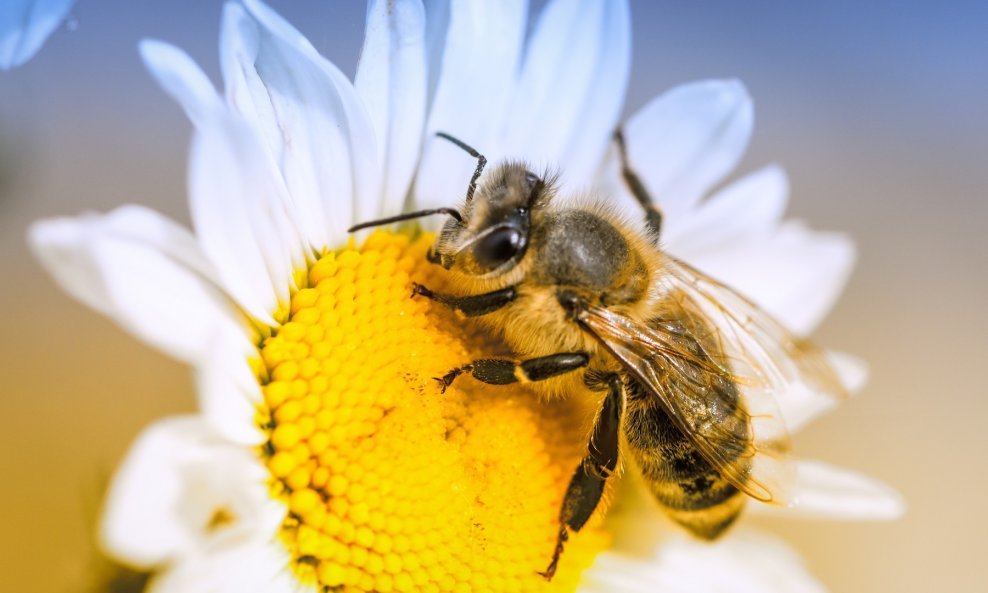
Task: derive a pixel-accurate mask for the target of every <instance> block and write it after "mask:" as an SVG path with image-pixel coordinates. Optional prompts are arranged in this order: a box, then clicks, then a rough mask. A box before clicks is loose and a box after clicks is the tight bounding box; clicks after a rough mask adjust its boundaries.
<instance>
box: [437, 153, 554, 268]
mask: <svg viewBox="0 0 988 593" xmlns="http://www.w3.org/2000/svg"><path fill="white" fill-rule="evenodd" d="M551 195H552V182H551V180H548V181H547V180H546V178H545V176H540V175H538V174H536V173H533V172H532V171H530V170H529V169H528V167H527V166H526V165H525V163H522V162H506V163H503V164H501V165H499V166H498V167H496V168H495V169H494V170H493V171H491V172H490V173H489V174H488V175H487V176H486V178H485V179H484V181H483V183H482V184H481V185H479V186H478V187H477V191H476V192H475V193H474V194H473V196H472V197H468V199H467V201H466V203H465V204H464V206H463V208H462V209H461V211H460V212H461V214H462V220H456V219H455V218H451V219H449V220H447V221H446V224H445V225H444V226H443V229H442V232H441V233H440V234H439V238H438V240H437V241H436V245H435V247H434V249H433V253H432V255H431V256H430V257H431V259H432V260H433V261H435V262H437V263H439V264H440V265H442V266H443V267H444V268H446V269H453V268H455V269H456V270H458V271H460V272H463V273H465V274H469V275H472V276H487V277H490V276H497V275H500V274H503V273H505V272H507V271H509V270H510V269H512V268H513V267H514V266H515V265H516V264H517V263H518V262H519V261H521V259H522V257H524V255H525V251H526V249H527V248H528V244H529V238H530V235H531V229H532V227H533V224H537V222H538V220H539V219H540V218H541V216H542V213H543V211H544V209H545V207H546V205H547V204H548V203H549V199H550V197H551Z"/></svg>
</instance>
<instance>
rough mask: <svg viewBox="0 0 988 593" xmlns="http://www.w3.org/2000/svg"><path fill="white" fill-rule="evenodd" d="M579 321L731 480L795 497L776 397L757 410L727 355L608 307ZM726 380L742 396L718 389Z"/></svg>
mask: <svg viewBox="0 0 988 593" xmlns="http://www.w3.org/2000/svg"><path fill="white" fill-rule="evenodd" d="M577 319H578V320H579V322H580V323H581V325H582V326H583V327H584V328H585V329H586V330H587V331H589V332H590V334H591V335H593V336H594V337H595V338H596V339H597V341H598V342H600V343H601V345H603V347H604V348H605V349H606V350H607V351H608V352H610V354H611V355H612V356H614V357H615V358H616V359H617V360H618V361H619V362H620V363H621V365H622V366H623V367H624V368H625V370H627V371H628V372H629V373H630V374H631V375H632V376H633V377H635V378H636V379H637V380H638V381H639V382H640V383H641V385H643V386H644V387H645V388H646V389H647V390H648V391H649V393H651V394H652V395H654V396H655V397H656V398H657V399H658V400H659V402H660V403H661V405H662V407H663V409H664V410H665V411H666V413H668V415H669V417H670V419H671V420H672V421H673V423H674V424H675V425H676V427H677V428H679V430H680V431H682V432H683V434H685V435H687V436H688V437H689V439H690V440H691V441H692V443H693V444H694V445H695V446H696V448H697V450H698V451H699V452H700V454H701V455H702V456H703V457H704V459H706V460H707V462H708V463H710V464H711V465H712V466H713V467H714V468H716V469H717V471H719V472H720V474H721V475H722V476H723V477H724V479H726V480H727V481H729V482H730V483H731V484H733V485H734V486H735V487H736V488H738V489H739V490H741V491H742V492H744V493H745V494H747V495H749V496H751V497H752V498H755V499H757V500H760V501H763V502H770V503H777V504H785V503H787V502H788V500H789V492H790V487H791V484H792V480H793V478H792V476H793V470H792V464H791V462H790V461H789V458H788V451H789V439H788V434H787V433H786V430H785V426H784V424H783V423H782V421H781V416H780V415H779V414H778V413H777V412H775V411H774V410H770V411H769V410H766V409H765V408H767V407H769V408H770V407H771V406H770V404H766V403H765V400H768V401H769V402H770V401H771V398H765V397H760V398H757V399H758V401H759V404H760V405H759V406H758V412H757V413H752V412H751V408H752V404H751V401H750V400H751V399H752V394H753V392H754V390H753V389H751V388H746V387H745V386H744V385H743V384H742V383H741V382H739V381H736V380H735V379H736V377H734V375H732V374H731V372H730V371H729V370H727V368H726V361H725V360H720V361H717V360H715V358H714V357H710V356H707V355H705V354H698V353H697V352H695V351H693V350H691V349H690V348H688V347H686V346H684V345H683V344H681V343H679V342H677V341H676V340H675V339H674V338H673V337H672V336H670V335H666V333H665V332H664V331H661V330H657V329H653V328H652V327H649V326H647V325H645V324H642V323H639V322H637V321H634V320H631V319H629V318H627V317H624V316H622V315H619V314H617V313H614V312H613V311H609V310H607V309H604V308H601V307H589V308H586V309H584V310H582V311H580V312H578V313H577ZM725 380H726V381H732V382H734V385H735V387H736V389H737V396H734V395H733V394H728V393H727V392H725V391H722V390H718V389H712V388H711V386H712V385H713V384H714V383H716V382H717V381H725ZM739 400H740V402H741V405H738V404H739Z"/></svg>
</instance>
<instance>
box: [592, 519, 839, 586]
mask: <svg viewBox="0 0 988 593" xmlns="http://www.w3.org/2000/svg"><path fill="white" fill-rule="evenodd" d="M583 579H584V583H583V584H582V585H581V587H580V588H579V589H578V591H580V593H591V592H593V593H597V592H600V593H605V592H606V593H615V592H620V593H638V592H641V593H646V592H647V593H652V592H654V591H675V592H676V593H724V592H727V591H730V592H731V593H775V592H778V593H820V592H822V591H824V589H823V587H822V586H821V585H820V583H819V582H817V581H816V580H815V579H814V578H813V577H812V576H811V575H810V574H809V573H808V572H807V571H806V569H805V567H804V566H803V563H802V561H801V560H800V558H799V557H798V556H797V555H796V554H794V553H793V552H792V550H790V549H789V548H787V547H786V546H785V545H784V544H782V543H781V542H780V541H778V540H776V539H774V538H770V537H768V536H766V535H762V534H758V533H755V532H752V531H745V530H735V531H733V532H732V533H731V534H730V535H728V536H727V537H725V538H723V539H722V540H720V541H718V542H715V543H705V542H700V541H696V540H692V539H688V538H687V537H685V536H673V537H670V538H669V539H668V540H667V541H666V542H665V543H664V544H663V545H662V546H661V547H659V548H658V550H656V552H655V553H654V554H653V555H651V556H648V557H633V556H625V555H620V554H615V553H609V552H608V553H604V554H601V555H600V556H598V558H597V560H596V562H595V563H594V565H593V566H592V567H591V568H590V570H588V571H587V572H586V573H585V574H584V577H583Z"/></svg>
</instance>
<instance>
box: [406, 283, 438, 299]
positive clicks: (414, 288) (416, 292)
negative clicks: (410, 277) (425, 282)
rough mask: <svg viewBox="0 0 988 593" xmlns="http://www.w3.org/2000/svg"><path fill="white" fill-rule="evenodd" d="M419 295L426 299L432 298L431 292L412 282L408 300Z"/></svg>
mask: <svg viewBox="0 0 988 593" xmlns="http://www.w3.org/2000/svg"><path fill="white" fill-rule="evenodd" d="M419 295H421V296H424V297H426V298H431V297H432V291H431V290H429V289H428V288H426V287H424V286H422V285H421V284H419V283H418V282H412V294H411V295H410V296H409V297H408V298H410V299H414V298H415V297H417V296H419Z"/></svg>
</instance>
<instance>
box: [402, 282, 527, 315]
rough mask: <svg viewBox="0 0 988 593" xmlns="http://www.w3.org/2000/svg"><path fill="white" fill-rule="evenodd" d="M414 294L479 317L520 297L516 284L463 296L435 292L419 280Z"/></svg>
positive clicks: (414, 285)
mask: <svg viewBox="0 0 988 593" xmlns="http://www.w3.org/2000/svg"><path fill="white" fill-rule="evenodd" d="M412 296H413V297H414V296H424V297H425V298H427V299H430V300H433V301H436V302H437V303H441V304H443V305H446V306H447V307H449V308H450V309H453V310H454V311H458V312H460V313H462V314H463V315H464V316H466V317H477V316H479V315H486V314H488V313H493V312H494V311H497V310H498V309H500V308H501V307H503V306H505V305H507V304H508V303H510V302H511V301H513V300H515V299H516V298H518V290H517V289H516V288H515V287H514V286H506V287H504V288H501V289H498V290H495V291H493V292H485V293H484V294H475V295H471V296H462V297H461V296H453V295H449V294H441V293H438V292H433V291H432V290H430V289H428V288H426V287H425V286H422V285H421V284H419V283H418V282H413V283H412Z"/></svg>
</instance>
